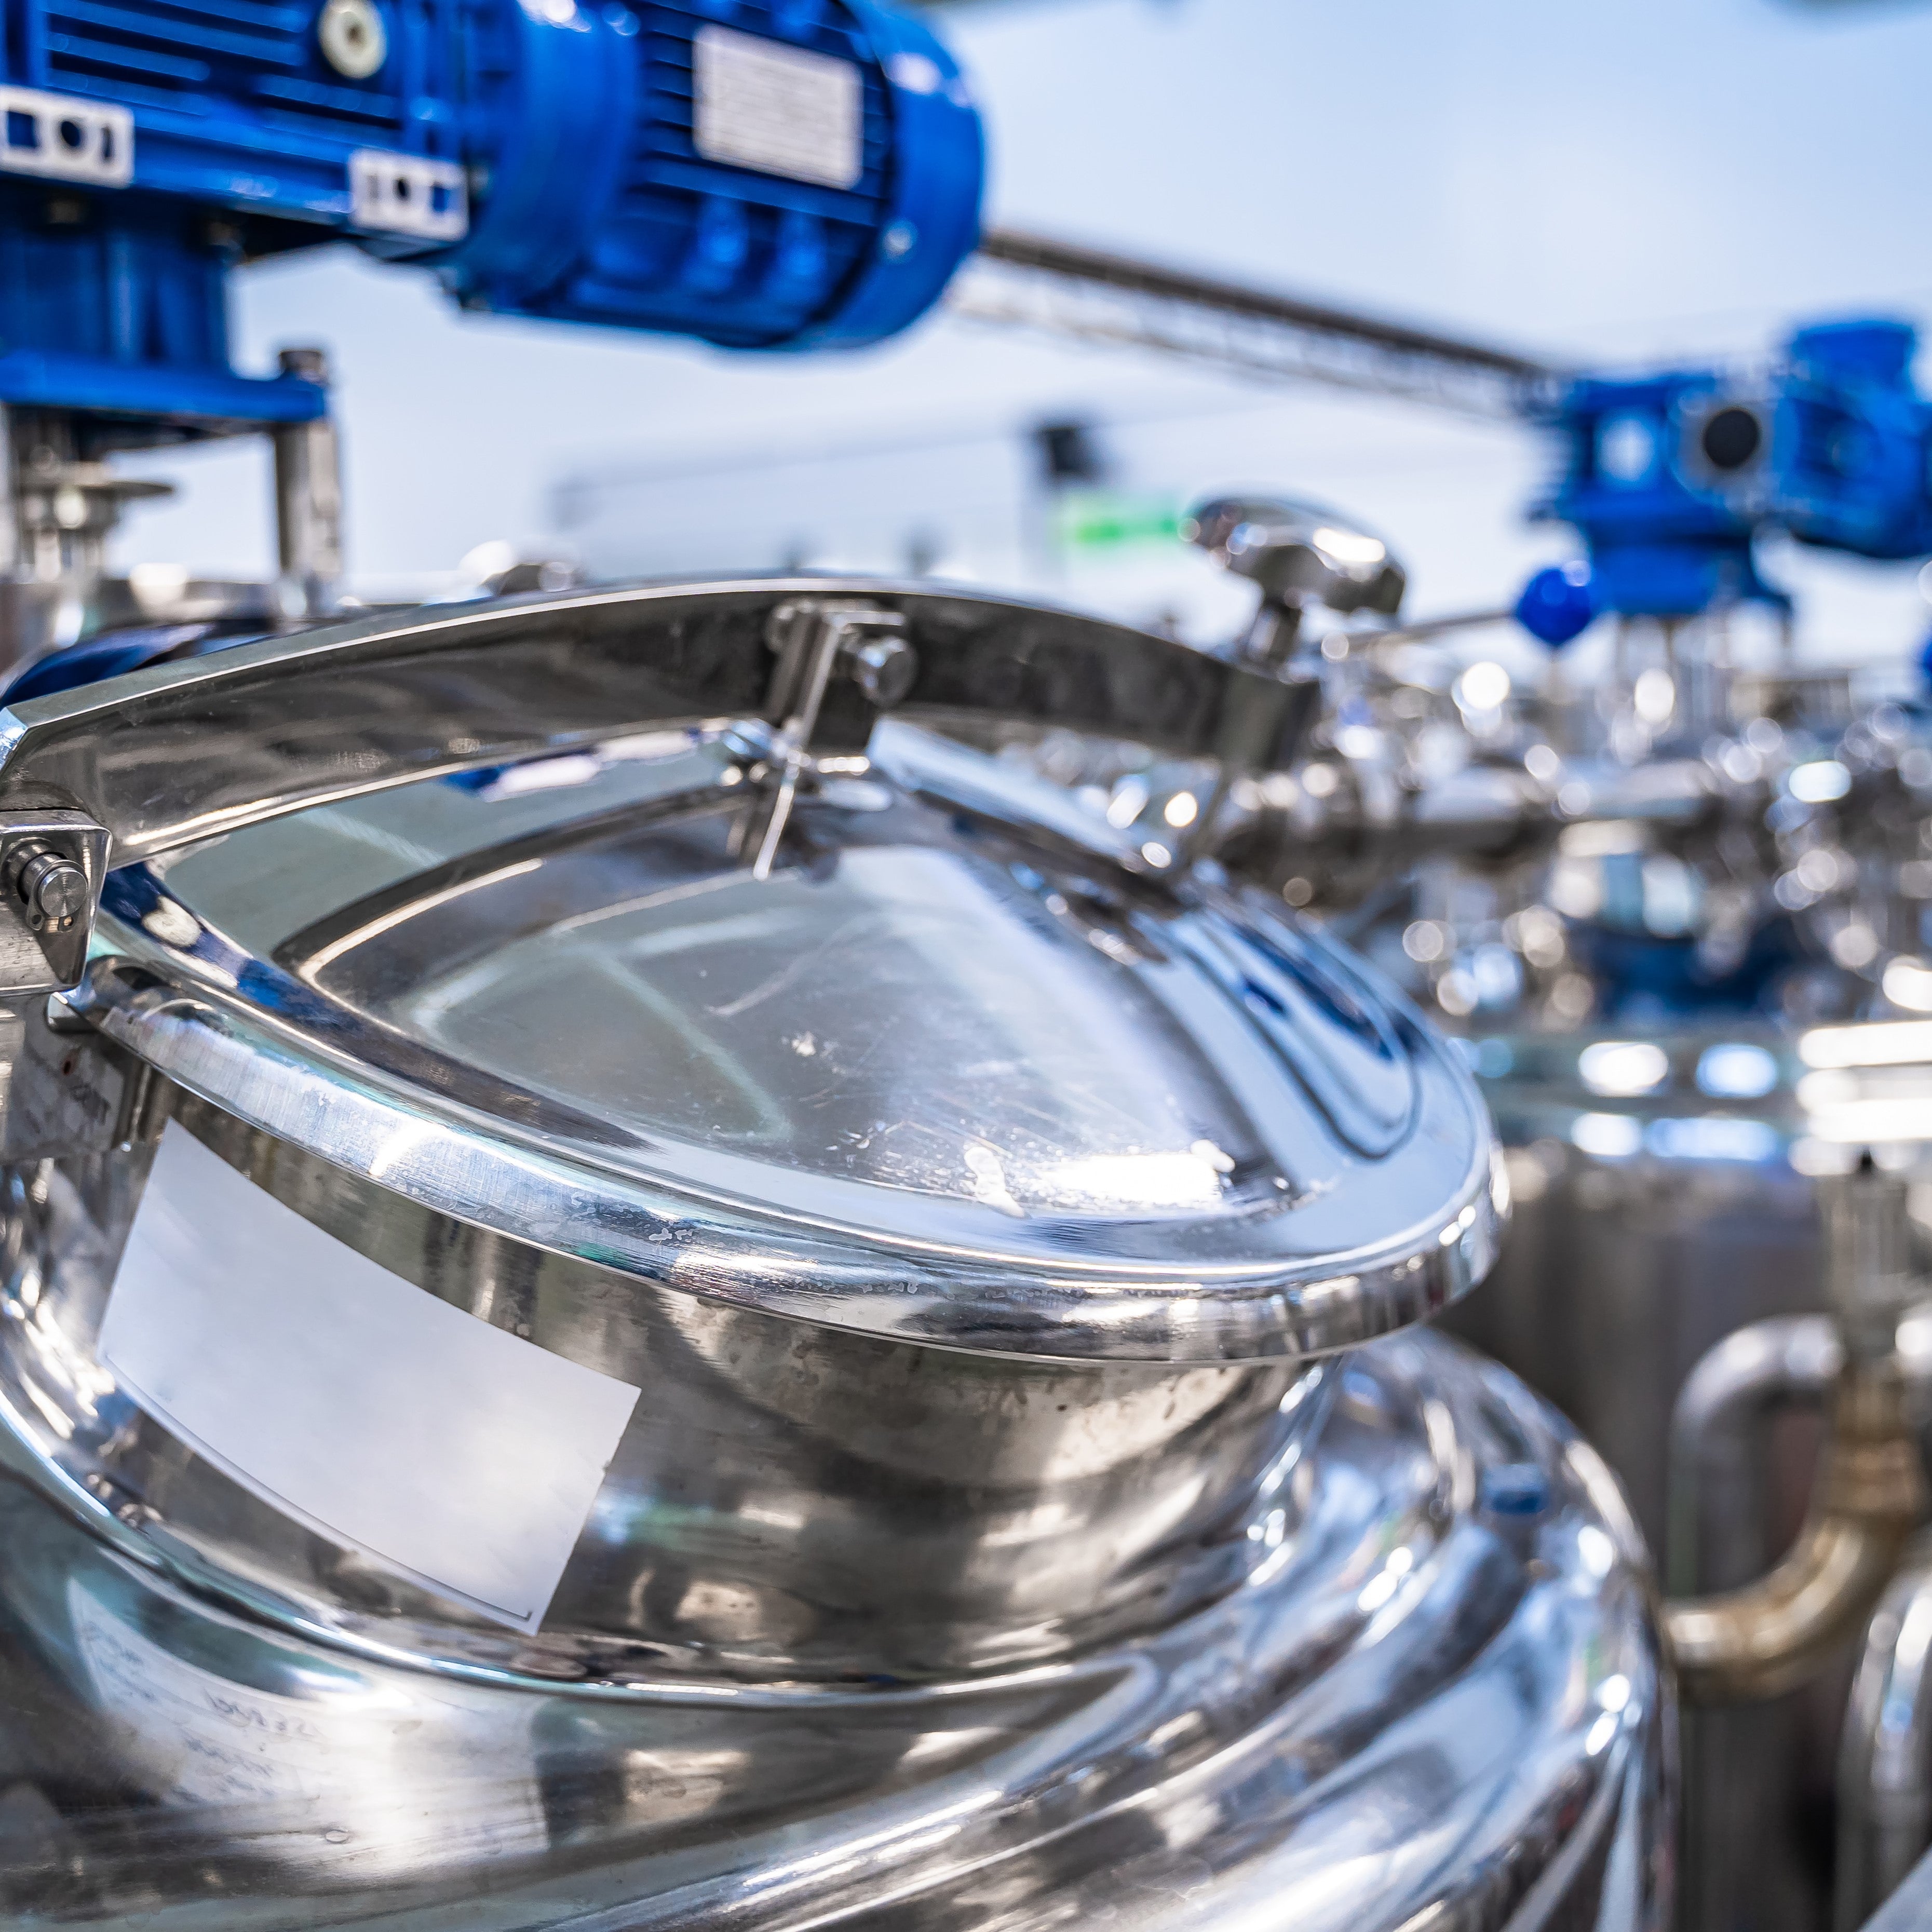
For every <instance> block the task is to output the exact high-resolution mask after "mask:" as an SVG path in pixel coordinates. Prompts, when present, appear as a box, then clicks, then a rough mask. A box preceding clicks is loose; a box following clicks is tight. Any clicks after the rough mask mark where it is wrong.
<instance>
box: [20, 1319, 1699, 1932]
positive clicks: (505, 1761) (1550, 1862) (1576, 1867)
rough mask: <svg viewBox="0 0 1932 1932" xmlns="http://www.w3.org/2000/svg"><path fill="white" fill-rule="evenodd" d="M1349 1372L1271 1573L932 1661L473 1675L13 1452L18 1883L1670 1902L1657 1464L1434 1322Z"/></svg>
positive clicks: (122, 1909)
mask: <svg viewBox="0 0 1932 1932" xmlns="http://www.w3.org/2000/svg"><path fill="white" fill-rule="evenodd" d="M1073 1373H1076V1374H1077V1375H1079V1376H1087V1377H1089V1378H1091V1377H1095V1376H1099V1375H1100V1374H1101V1373H1103V1372H1102V1371H1100V1370H1097V1369H1095V1368H1091V1367H1089V1368H1086V1369H1082V1370H1077V1371H1075V1372H1073ZM1338 1379H1339V1384H1340V1386H1339V1389H1338V1391H1337V1397H1336V1401H1335V1404H1334V1413H1333V1414H1332V1415H1331V1416H1330V1418H1329V1419H1328V1423H1327V1425H1326V1427H1325V1430H1324V1433H1323V1436H1322V1442H1321V1444H1320V1446H1319V1448H1316V1449H1314V1450H1313V1451H1312V1453H1310V1454H1308V1455H1307V1456H1305V1457H1303V1458H1301V1460H1298V1461H1297V1462H1296V1463H1295V1464H1294V1465H1293V1466H1292V1469H1284V1470H1283V1472H1282V1480H1281V1481H1280V1484H1279V1486H1278V1487H1277V1490H1276V1492H1275V1494H1274V1499H1273V1508H1272V1509H1271V1511H1270V1512H1269V1513H1268V1514H1265V1515H1264V1516H1262V1517H1259V1518H1257V1520H1256V1522H1255V1523H1253V1526H1251V1528H1250V1530H1249V1531H1248V1532H1247V1533H1246V1535H1247V1539H1248V1540H1249V1541H1251V1542H1252V1544H1253V1547H1254V1548H1255V1550H1256V1551H1257V1553H1259V1558H1260V1560H1259V1562H1258V1563H1257V1564H1256V1565H1255V1566H1254V1567H1253V1568H1252V1570H1251V1571H1250V1574H1248V1575H1247V1578H1246V1580H1245V1581H1244V1583H1242V1584H1241V1586H1240V1587H1239V1588H1238V1589H1235V1590H1233V1591H1232V1592H1229V1593H1228V1594H1226V1595H1223V1596H1222V1597H1221V1598H1220V1600H1219V1601H1217V1602H1215V1603H1213V1604H1207V1605H1202V1606H1199V1607H1196V1608H1194V1609H1193V1610H1191V1611H1190V1612H1188V1613H1186V1614H1183V1615H1180V1616H1173V1617H1171V1618H1169V1619H1168V1620H1166V1622H1163V1625H1161V1627H1160V1628H1158V1629H1156V1630H1153V1631H1149V1632H1148V1633H1147V1634H1145V1635H1143V1636H1142V1637H1139V1638H1137V1639H1135V1640H1131V1641H1118V1640H1116V1641H1112V1642H1107V1643H1097V1644H1094V1645H1091V1646H1088V1648H1086V1649H1083V1650H1082V1651H1081V1652H1079V1653H1078V1654H1077V1655H1070V1656H1068V1657H1067V1658H1062V1659H1061V1660H1059V1661H1055V1662H1053V1663H1052V1664H1046V1665H1041V1666H1037V1667H1033V1668H1031V1669H1022V1670H1008V1671H1005V1672H998V1671H996V1672H993V1673H981V1674H979V1675H977V1676H962V1677H953V1678H949V1679H944V1680H941V1681H938V1682H932V1683H929V1684H926V1685H906V1684H895V1682H892V1680H890V1679H874V1680H872V1681H870V1682H858V1681H853V1680H851V1679H842V1680H841V1679H838V1678H832V1679H824V1680H820V1681H817V1682H808V1683H796V1684H792V1685H784V1686H772V1687H769V1688H764V1689H762V1690H752V1689H750V1688H747V1687H745V1686H744V1685H739V1684H727V1683H724V1682H717V1681H712V1682H697V1683H692V1684H691V1685H677V1684H676V1683H673V1682H664V1683H661V1684H659V1685H655V1686H640V1687H639V1688H637V1690H636V1691H634V1692H633V1693H632V1694H630V1695H628V1696H627V1697H624V1698H622V1699H619V1700H612V1699H610V1698H609V1697H593V1696H586V1695H584V1694H582V1693H581V1692H575V1691H572V1690H571V1688H569V1687H568V1686H562V1685H542V1684H540V1683H538V1682H534V1681H532V1680H527V1679H526V1680H525V1681H523V1682H521V1683H520V1684H517V1685H505V1684H502V1683H496V1684H489V1683H484V1682H466V1681H452V1680H451V1679H449V1678H447V1677H442V1678H439V1677H436V1676H428V1675H425V1674H424V1673H419V1672H416V1671H411V1670H402V1669H398V1668H397V1667H394V1666H393V1665H387V1664H383V1663H382V1662H380V1661H377V1660H374V1659H371V1658H360V1659H359V1658H356V1657H353V1656H352V1655H348V1654H346V1653H344V1652H342V1651H341V1650H339V1649H332V1648H331V1647H329V1646H325V1645H320V1644H318V1643H316V1642H314V1640H312V1639H310V1638H307V1637H302V1636H301V1635H299V1634H296V1633H294V1632H292V1631H290V1630H289V1629H287V1628H274V1627H272V1626H269V1625H263V1624H260V1623H257V1622H251V1621H249V1620H247V1619H243V1618H240V1617H238V1616H234V1615H232V1614H229V1613H224V1612H223V1611H220V1610H216V1609H214V1608H211V1607H209V1606H208V1604H206V1603H205V1601H202V1600H199V1599H198V1598H196V1597H194V1596H193V1595H187V1594H184V1593H183V1592H181V1591H179V1590H178V1589H175V1588H174V1587H172V1586H170V1585H168V1584H166V1583H163V1582H161V1581H160V1580H157V1579H156V1578H155V1577H154V1576H153V1575H152V1574H150V1573H149V1572H148V1571H146V1570H145V1569H144V1568H142V1567H141V1566H139V1565H133V1564H130V1562H128V1561H127V1559H125V1558H124V1557H123V1556H120V1555H118V1554H117V1553H115V1552H114V1551H113V1550H112V1549H110V1548H109V1547H106V1546H104V1545H103V1544H101V1543H99V1542H98V1541H95V1539H94V1538H91V1537H90V1536H89V1535H87V1534H86V1533H85V1532H83V1530H81V1529H79V1528H77V1526H74V1524H73V1523H72V1522H71V1520H69V1518H68V1516H67V1515H66V1514H65V1513H64V1512H62V1511H58V1510H55V1509H54V1508H50V1507H49V1505H48V1504H47V1503H46V1502H44V1501H43V1500H42V1499H40V1497H39V1496H38V1495H37V1493H35V1491H34V1489H33V1487H31V1485H29V1486H27V1487H21V1486H18V1485H15V1486H11V1487H8V1488H7V1489H6V1490H5V1491H0V1516H4V1519H5V1538H6V1541H7V1547H8V1550H9V1552H10V1562H9V1563H8V1565H7V1567H6V1568H5V1571H4V1572H0V1597H4V1605H5V1612H6V1614H7V1625H8V1628H9V1630H10V1632H11V1633H13V1634H12V1635H11V1636H10V1638H9V1640H8V1641H7V1643H5V1646H4V1647H0V1672H4V1682H5V1684H6V1686H7V1697H8V1702H9V1704H10V1706H11V1707H12V1709H13V1710H14V1711H15V1712H17V1714H18V1720H19V1721H16V1722H15V1723H13V1724H10V1726H9V1727H8V1729H7V1732H6V1733H5V1735H4V1736H0V1777H4V1778H7V1780H9V1781H10V1782H9V1784H8V1787H7V1788H8V1789H9V1790H10V1792H12V1793H21V1792H23V1791H26V1792H31V1793H35V1794H38V1793H46V1794H48V1795H47V1796H35V1797H34V1799H33V1801H32V1802H33V1804H34V1807H35V1811H34V1829H36V1831H37V1832H38V1834H39V1840H38V1841H39V1842H40V1843H42V1844H43V1845H44V1846H45V1847H46V1856H45V1858H44V1859H43V1861H42V1862H41V1863H40V1864H38V1865H37V1866H36V1867H32V1868H28V1867H22V1866H17V1867H14V1868H13V1869H12V1870H10V1871H8V1872H7V1873H5V1874H4V1875H0V1898H4V1899H5V1902H6V1903H7V1906H8V1907H9V1908H10V1909H11V1910H13V1911H14V1912H19V1913H20V1914H22V1915H28V1914H33V1915H47V1916H49V1917H52V1916H58V1917H59V1918H60V1919H61V1920H62V1922H63V1923H69V1924H95V1923H102V1924H105V1923H108V1922H115V1923H120V1922H124V1921H123V1918H122V1915H123V1914H124V1913H126V1912H128V1911H129V1910H130V1909H133V1908H135V1907H136V1906H138V1907H139V1909H141V1910H142V1911H143V1912H155V1911H163V1912H166V1911H167V1910H169V1909H170V1908H172V1910H173V1911H174V1912H176V1913H188V1914H190V1915H191V1914H192V1913H193V1912H194V1911H196V1909H199V1910H201V1911H202V1912H208V1913H210V1914H213V1913H215V1912H219V1913H220V1918H219V1921H218V1922H220V1923H221V1924H232V1925H234V1926H237V1927H246V1928H248V1932H296V1928H308V1927H318V1926H326V1925H332V1924H348V1923H351V1922H356V1923H366V1922H368V1915H369V1914H370V1913H371V1912H372V1911H374V1910H377V1909H380V1911H381V1915H382V1922H383V1924H386V1925H392V1926H395V1927H398V1928H399V1932H401V1928H404V1927H415V1926H418V1925H421V1926H422V1927H431V1926H437V1925H443V1924H449V1923H451V1922H452V1921H451V1920H450V1919H449V1918H448V1917H447V1914H449V1912H452V1911H453V1910H455V1911H460V1912H461V1914H462V1918H461V1921H460V1922H461V1923H463V1924H464V1925H465V1926H466V1927H501V1928H505V1932H507V1928H509V1927H532V1926H540V1925H551V1924H565V1923H568V1924H573V1925H576V1924H583V1925H595V1926H598V1927H604V1926H609V1927H617V1926H620V1925H621V1926H625V1927H699V1926H712V1925H716V1924H722V1923H730V1924H745V1925H748V1926H751V1925H757V1926H767V1925H769V1926H777V1925H781V1924H783V1925H795V1924H802V1923H820V1922H824V1921H826V1920H829V1919H830V1918H833V1917H835V1916H838V1915H844V1914H846V1913H849V1912H859V1911H861V1910H868V1911H869V1912H870V1913H874V1914H883V1916H882V1917H880V1918H879V1919H878V1921H877V1922H880V1923H890V1924H893V1925H895V1926H906V1927H913V1926H917V1927H965V1926H968V1925H971V1926H972V1927H975V1928H984V1932H1022V1928H1025V1932H1036V1928H1044V1927H1049V1926H1058V1925H1062V1924H1069V1923H1073V1922H1079V1923H1083V1924H1084V1923H1091V1922H1094V1921H1104V1922H1106V1923H1107V1924H1117V1925H1121V1926H1124V1927H1139V1928H1149V1932H1151V1929H1152V1928H1161V1932H1169V1928H1175V1932H1178V1928H1181V1927H1201V1926H1205V1925H1219V1924H1238V1923H1241V1922H1243V1921H1244V1919H1246V1918H1247V1917H1248V1916H1249V1915H1252V1914H1253V1913H1255V1912H1258V1911H1260V1910H1262V1909H1265V1911H1266V1912H1267V1914H1268V1917H1269V1918H1270V1919H1271V1921H1276V1922H1292V1923H1293V1924H1296V1925H1297V1926H1305V1927H1309V1928H1311V1932H1319V1928H1322V1927H1334V1928H1335V1932H1365V1928H1367V1932H1373V1928H1381V1927H1389V1928H1393V1927H1397V1926H1400V1925H1404V1924H1412V1923H1413V1922H1414V1921H1415V1918H1417V1917H1418V1915H1427V1916H1428V1917H1429V1918H1430V1919H1431V1920H1432V1921H1433V1920H1435V1919H1437V1918H1440V1919H1442V1920H1444V1921H1446V1922H1448V1923H1451V1924H1456V1925H1458V1926H1464V1927H1471V1928H1489V1927H1505V1926H1523V1927H1529V1926H1532V1925H1544V1924H1549V1923H1550V1922H1552V1921H1553V1920H1555V1921H1558V1922H1562V1923H1576V1924H1591V1925H1601V1926H1605V1927H1625V1926H1627V1927H1652V1926H1657V1925H1659V1924H1661V1923H1662V1921H1663V1918H1664V1914H1665V1913H1666V1912H1667V1896H1668V1871H1667V1862H1666V1860H1665V1857H1664V1853H1663V1851H1662V1849H1661V1847H1662V1846H1663V1844H1664V1826H1665V1823H1666V1820H1667V1813H1666V1811H1665V1809H1664V1806H1665V1802H1666V1800H1665V1789H1666V1786H1665V1778H1664V1764H1663V1757H1664V1752H1665V1751H1666V1749H1667V1739H1668V1731H1667V1722H1666V1718H1665V1710H1664V1701H1663V1700H1664V1695H1665V1694H1664V1689H1663V1687H1662V1685H1661V1683H1660V1681H1659V1679H1658V1671H1657V1663H1656V1656H1655V1648H1654V1644H1653V1640H1652V1637H1651V1634H1650V1631H1649V1623H1648V1619H1647V1615H1646V1584H1645V1580H1644V1576H1643V1568H1642V1556H1641V1553H1640V1547H1639V1546H1638V1544H1637V1542H1636V1541H1635V1538H1634V1534H1633V1532H1631V1529H1629V1526H1628V1522H1627V1520H1626V1519H1625V1517H1624V1516H1623V1514H1622V1505H1621V1504H1620V1502H1619V1500H1618V1499H1617V1496H1616V1490H1615V1487H1614V1485H1613V1484H1612V1482H1611V1481H1610V1479H1609V1478H1608V1477H1607V1475H1606V1473H1605V1472H1604V1469H1603V1467H1602V1466H1601V1463H1599V1462H1598V1460H1597V1459H1596V1457H1595V1456H1594V1455H1593V1454H1592V1453H1591V1452H1590V1451H1589V1450H1588V1449H1587V1448H1585V1447H1583V1445H1581V1444H1580V1443H1578V1442H1576V1441H1575V1440H1574V1439H1573V1438H1571V1437H1570V1436H1568V1434H1567V1433H1565V1432H1564V1431H1563V1430H1562V1429H1561V1428H1560V1427H1559V1426H1557V1425H1556V1424H1555V1423H1554V1421H1553V1418H1551V1417H1550V1414H1549V1412H1547V1410H1546V1409H1543V1408H1542V1407H1541V1406H1540V1405H1539V1404H1538V1403H1535V1401H1534V1400H1532V1399H1530V1398H1529V1397H1527V1396H1526V1394H1525V1393H1524V1391H1523V1390H1522V1389H1521V1388H1520V1385H1517V1384H1516V1383H1514V1382H1513V1381H1512V1380H1511V1379H1510V1378H1509V1377H1508V1376H1506V1375H1504V1374H1502V1373H1500V1372H1499V1371H1497V1370H1493V1369H1490V1368H1487V1367H1483V1366H1481V1364H1478V1362H1476V1361H1475V1360H1474V1359H1473V1358H1470V1357H1469V1356H1467V1355H1463V1354H1462V1353H1460V1352H1458V1351H1457V1350H1456V1349H1454V1346H1453V1345H1451V1344H1448V1343H1443V1342H1441V1341H1439V1340H1436V1338H1434V1337H1430V1336H1427V1335H1426V1334H1425V1335H1420V1336H1417V1337H1398V1338H1394V1339H1393V1340H1389V1341H1387V1342H1384V1343H1379V1344H1376V1345H1375V1346H1373V1347H1372V1348H1370V1349H1367V1350H1365V1351H1364V1352H1361V1354H1359V1355H1356V1356H1355V1357H1353V1358H1350V1360H1349V1362H1348V1364H1346V1366H1345V1367H1343V1368H1341V1369H1340V1371H1339V1372H1338ZM896 1574H897V1575H898V1578H899V1590H900V1592H901V1603H902V1604H904V1607H907V1608H908V1609H913V1608H915V1604H914V1602H913V1601H909V1600H915V1599H916V1594H917V1592H918V1589H919V1578H920V1574H921V1573H920V1571H919V1568H918V1567H917V1565H916V1564H914V1563H912V1562H907V1563H906V1564H904V1565H902V1566H901V1568H899V1570H898V1571H897V1573H896ZM184 1922H190V1921H189V1920H186V1919H184ZM208 1922H217V1921H214V1920H212V1919H211V1920H210V1921H208Z"/></svg>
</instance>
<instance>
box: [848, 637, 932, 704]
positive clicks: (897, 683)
mask: <svg viewBox="0 0 1932 1932" xmlns="http://www.w3.org/2000/svg"><path fill="white" fill-rule="evenodd" d="M851 664H852V681H853V683H855V684H856V685H858V687H859V689H860V690H861V691H863V692H864V693H865V695H866V696H867V697H868V698H870V699H871V701H872V702H873V703H874V704H876V705H877V706H878V707H879V709H880V710H881V711H891V710H893V709H896V708H897V707H898V706H899V705H901V704H903V703H904V702H905V701H906V700H907V697H910V695H911V694H912V688H913V682H915V680H916V679H917V678H918V676H919V653H918V652H916V651H915V650H914V649H913V647H912V646H911V645H910V644H909V643H907V642H906V640H904V638H903V637H867V638H866V639H865V640H863V642H862V643H858V644H856V645H854V646H853V648H852V653H851Z"/></svg>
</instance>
